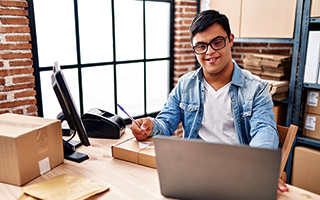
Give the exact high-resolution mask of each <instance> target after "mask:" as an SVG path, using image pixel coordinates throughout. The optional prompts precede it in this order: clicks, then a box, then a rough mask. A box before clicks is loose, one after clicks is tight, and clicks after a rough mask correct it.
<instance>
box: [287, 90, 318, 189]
mask: <svg viewBox="0 0 320 200" xmlns="http://www.w3.org/2000/svg"><path fill="white" fill-rule="evenodd" d="M319 96H320V91H317V90H308V91H307V99H306V105H305V113H304V124H303V135H304V136H307V137H310V138H315V139H320V102H319ZM293 155H294V158H293V165H292V181H291V182H292V185H295V186H298V187H300V188H303V189H306V190H309V191H311V192H314V193H317V194H320V170H319V166H320V151H319V150H317V149H312V148H308V147H304V146H297V147H295V149H294V154H293Z"/></svg>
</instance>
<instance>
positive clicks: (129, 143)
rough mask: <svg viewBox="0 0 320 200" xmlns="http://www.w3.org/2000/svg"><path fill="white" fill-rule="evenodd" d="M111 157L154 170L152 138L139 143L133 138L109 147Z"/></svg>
mask: <svg viewBox="0 0 320 200" xmlns="http://www.w3.org/2000/svg"><path fill="white" fill-rule="evenodd" d="M111 153H112V157H114V158H118V159H122V160H126V161H129V162H133V163H137V164H140V165H145V166H148V167H153V168H156V167H157V166H156V158H155V150H154V146H153V141H152V138H148V139H147V140H145V141H142V142H139V141H137V140H136V139H135V137H132V138H129V139H126V140H124V141H121V142H119V143H117V144H115V145H113V146H112V147H111Z"/></svg>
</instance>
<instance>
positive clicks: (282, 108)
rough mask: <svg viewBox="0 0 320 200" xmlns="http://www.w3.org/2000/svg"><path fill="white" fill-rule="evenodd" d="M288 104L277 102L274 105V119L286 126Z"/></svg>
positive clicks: (278, 123)
mask: <svg viewBox="0 0 320 200" xmlns="http://www.w3.org/2000/svg"><path fill="white" fill-rule="evenodd" d="M286 111H287V109H286V105H284V104H275V105H274V106H273V113H274V120H275V121H276V124H277V125H282V126H284V125H285V123H286Z"/></svg>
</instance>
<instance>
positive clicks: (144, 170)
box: [0, 129, 320, 200]
mask: <svg viewBox="0 0 320 200" xmlns="http://www.w3.org/2000/svg"><path fill="white" fill-rule="evenodd" d="M129 137H132V134H131V132H130V130H129V129H127V131H126V133H125V134H124V135H123V136H122V137H121V138H120V139H119V140H123V139H126V138H129ZM119 140H112V139H93V138H90V142H91V146H89V147H84V146H81V147H79V148H78V149H77V151H79V152H83V153H86V154H87V155H88V156H89V159H88V160H86V161H84V162H82V163H80V164H79V163H75V162H71V161H68V160H65V161H64V163H62V164H61V165H59V166H57V167H55V168H54V169H52V170H50V171H49V172H47V173H45V174H44V175H42V176H39V177H38V178H36V179H34V180H32V181H30V182H29V183H27V184H26V185H25V186H27V185H31V184H34V183H39V182H42V181H45V180H47V179H50V178H53V177H55V176H57V175H60V174H63V173H66V174H71V175H76V176H81V177H86V178H89V179H92V180H95V181H96V182H98V183H101V184H106V185H109V186H110V190H109V191H107V192H104V193H101V194H98V195H96V196H93V197H91V198H89V199H140V200H142V199H146V200H150V199H167V198H165V197H163V196H162V195H161V193H160V187H159V182H158V174H157V170H156V169H153V168H149V167H145V166H142V165H138V164H134V163H130V162H126V161H122V160H119V159H115V158H112V156H111V146H112V145H113V144H115V143H117V142H118V141H119ZM288 187H289V192H285V193H283V194H281V195H279V196H278V200H287V199H300V200H303V199H308V200H312V199H318V200H320V196H319V195H316V194H314V193H311V192H308V191H305V190H302V189H299V188H297V187H294V186H291V185H288ZM0 191H1V192H0V199H1V200H2V199H8V200H11V199H18V198H19V197H20V196H21V195H22V191H21V188H20V187H17V186H13V185H9V184H3V183H0Z"/></svg>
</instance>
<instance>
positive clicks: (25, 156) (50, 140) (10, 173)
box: [0, 114, 64, 186]
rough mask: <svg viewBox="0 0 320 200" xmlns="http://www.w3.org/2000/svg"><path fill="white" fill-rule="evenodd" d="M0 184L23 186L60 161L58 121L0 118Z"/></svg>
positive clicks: (17, 116)
mask: <svg viewBox="0 0 320 200" xmlns="http://www.w3.org/2000/svg"><path fill="white" fill-rule="evenodd" d="M0 158H1V159H0V182H4V183H9V184H13V185H17V186H21V185H24V184H25V183H27V182H29V181H31V180H32V179H34V178H36V177H37V176H40V175H42V174H43V173H45V172H47V171H49V170H50V169H52V168H53V167H55V166H57V165H59V164H60V163H62V162H63V159H64V158H63V146H62V130H61V122H60V121H59V120H53V119H45V118H41V117H32V116H25V115H17V114H2V115H0Z"/></svg>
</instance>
